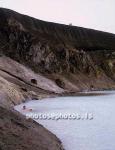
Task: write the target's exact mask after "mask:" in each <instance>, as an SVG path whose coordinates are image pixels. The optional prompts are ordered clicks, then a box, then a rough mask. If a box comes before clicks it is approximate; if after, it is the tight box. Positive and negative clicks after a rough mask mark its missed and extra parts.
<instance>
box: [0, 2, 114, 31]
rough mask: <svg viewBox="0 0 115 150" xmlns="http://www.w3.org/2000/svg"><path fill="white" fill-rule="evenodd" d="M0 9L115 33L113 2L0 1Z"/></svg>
mask: <svg viewBox="0 0 115 150" xmlns="http://www.w3.org/2000/svg"><path fill="white" fill-rule="evenodd" d="M0 7H4V8H9V9H13V10H15V11H17V12H20V13H22V14H26V15H29V16H32V17H35V18H38V19H41V20H45V21H50V22H56V23H61V24H70V23H72V25H75V26H81V27H86V28H92V29H97V30H102V31H107V32H111V33H115V0H0Z"/></svg>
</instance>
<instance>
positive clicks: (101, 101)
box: [15, 91, 115, 150]
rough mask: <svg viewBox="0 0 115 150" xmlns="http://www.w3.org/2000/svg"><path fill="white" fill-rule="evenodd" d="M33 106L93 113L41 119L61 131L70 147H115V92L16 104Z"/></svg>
mask: <svg viewBox="0 0 115 150" xmlns="http://www.w3.org/2000/svg"><path fill="white" fill-rule="evenodd" d="M23 105H26V107H27V109H29V108H32V112H33V113H43V114H50V113H54V114H55V113H56V114H57V113H61V114H66V113H67V114H68V113H69V114H70V113H79V114H84V113H93V116H94V118H93V119H92V120H58V121H56V120H37V121H38V122H39V123H41V124H42V125H44V126H45V127H46V128H47V129H49V130H50V131H51V132H53V133H54V134H56V135H57V137H58V138H60V140H61V141H62V144H63V146H64V148H65V149H66V150H114V149H115V92H114V91H112V92H110V95H103V96H102V95H101V96H85V97H84V96H83V97H59V98H53V99H46V100H41V101H30V102H28V103H26V104H21V105H18V106H16V107H15V109H16V110H18V111H20V112H21V113H23V114H26V113H31V112H28V111H24V110H22V107H23Z"/></svg>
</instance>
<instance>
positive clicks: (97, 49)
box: [0, 8, 115, 91]
mask: <svg viewBox="0 0 115 150" xmlns="http://www.w3.org/2000/svg"><path fill="white" fill-rule="evenodd" d="M0 20H1V22H0V39H1V40H0V52H1V55H5V56H7V57H10V58H11V59H13V60H15V61H17V62H19V63H20V64H23V65H25V66H28V68H30V69H32V70H33V71H34V72H35V73H38V74H41V75H43V76H45V77H46V78H48V79H50V80H52V81H53V82H54V84H57V86H58V87H60V88H63V89H64V90H69V91H80V90H85V89H90V88H91V87H93V86H94V88H95V89H103V88H105V89H111V88H114V87H115V86H114V85H115V84H114V80H115V76H114V73H115V52H114V48H115V35H114V34H110V33H105V32H100V31H96V30H91V29H85V28H80V27H74V26H67V25H60V24H54V23H49V22H44V21H41V20H37V19H34V18H31V17H28V16H25V15H21V14H18V13H16V12H14V11H11V10H7V9H2V8H1V9H0ZM94 82H95V84H94ZM43 89H44V88H43ZM45 90H46V89H45ZM47 90H48V88H47Z"/></svg>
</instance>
